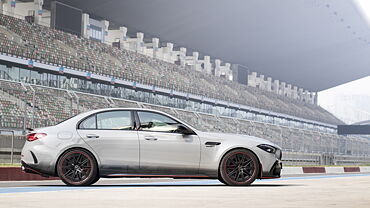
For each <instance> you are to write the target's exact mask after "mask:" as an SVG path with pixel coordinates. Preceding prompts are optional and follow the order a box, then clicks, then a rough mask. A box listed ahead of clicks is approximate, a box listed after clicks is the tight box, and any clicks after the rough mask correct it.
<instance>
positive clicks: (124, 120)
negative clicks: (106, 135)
mask: <svg viewBox="0 0 370 208" xmlns="http://www.w3.org/2000/svg"><path fill="white" fill-rule="evenodd" d="M97 127H98V129H114V130H132V125H131V112H130V111H110V112H104V113H99V114H97Z"/></svg>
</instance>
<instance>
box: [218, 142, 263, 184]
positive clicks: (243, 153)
mask: <svg viewBox="0 0 370 208" xmlns="http://www.w3.org/2000/svg"><path fill="white" fill-rule="evenodd" d="M219 171H220V181H221V182H223V183H225V184H226V185H230V186H247V185H250V184H251V183H253V182H254V180H256V178H257V176H258V173H259V162H258V159H257V157H256V156H255V155H254V154H253V153H252V152H251V151H249V150H245V149H237V150H232V151H230V152H229V153H227V154H226V155H225V156H224V158H223V159H222V161H221V164H220V170H219Z"/></svg>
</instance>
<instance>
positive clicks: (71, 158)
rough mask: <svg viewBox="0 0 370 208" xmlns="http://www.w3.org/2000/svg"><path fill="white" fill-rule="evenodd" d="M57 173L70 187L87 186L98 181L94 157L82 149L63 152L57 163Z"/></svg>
mask: <svg viewBox="0 0 370 208" xmlns="http://www.w3.org/2000/svg"><path fill="white" fill-rule="evenodd" d="M57 173H58V176H59V178H60V179H61V180H62V181H63V182H64V183H65V184H67V185H70V186H87V185H91V184H93V183H95V182H97V181H98V180H99V176H98V168H97V164H96V161H95V159H94V157H93V156H92V155H91V153H89V152H88V151H86V150H82V149H73V150H69V151H67V152H65V153H64V154H63V155H62V156H61V157H60V159H59V161H58V164H57Z"/></svg>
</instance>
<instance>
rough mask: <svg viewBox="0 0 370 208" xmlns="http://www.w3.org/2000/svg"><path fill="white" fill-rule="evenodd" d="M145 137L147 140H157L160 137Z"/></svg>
mask: <svg viewBox="0 0 370 208" xmlns="http://www.w3.org/2000/svg"><path fill="white" fill-rule="evenodd" d="M144 139H145V140H149V141H156V140H158V138H157V137H155V136H145V137H144Z"/></svg>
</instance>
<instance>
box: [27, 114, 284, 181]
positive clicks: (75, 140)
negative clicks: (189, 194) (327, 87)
mask: <svg viewBox="0 0 370 208" xmlns="http://www.w3.org/2000/svg"><path fill="white" fill-rule="evenodd" d="M281 157H282V152H281V148H280V147H278V146H277V145H275V144H273V143H271V142H269V141H267V140H264V139H261V138H257V137H253V136H247V135H239V134H224V133H209V132H202V131H198V130H196V128H194V127H192V126H190V125H189V124H187V123H185V122H183V121H181V120H179V119H177V118H175V117H173V116H171V115H169V114H166V113H164V112H160V111H156V110H151V109H142V108H107V109H99V110H93V111H89V112H85V113H81V114H79V115H77V116H74V117H72V118H70V119H68V120H66V121H63V122H61V123H59V124H57V125H55V126H50V127H45V128H39V129H35V130H31V131H30V132H29V133H28V134H27V141H26V143H25V145H24V147H23V150H22V155H21V163H22V169H23V170H24V171H25V172H28V173H36V174H40V175H42V176H58V177H59V178H60V179H61V180H62V181H63V182H64V183H65V184H67V185H75V186H77V185H91V184H93V183H95V182H97V181H98V180H99V179H100V178H101V177H170V178H199V179H201V178H204V179H219V180H220V181H221V182H222V183H224V184H227V185H250V184H251V183H252V182H253V181H254V180H256V179H264V178H278V177H280V171H281V169H282V164H281Z"/></svg>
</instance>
